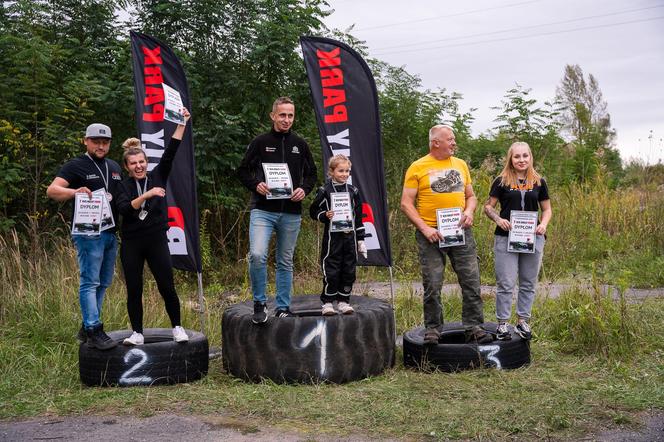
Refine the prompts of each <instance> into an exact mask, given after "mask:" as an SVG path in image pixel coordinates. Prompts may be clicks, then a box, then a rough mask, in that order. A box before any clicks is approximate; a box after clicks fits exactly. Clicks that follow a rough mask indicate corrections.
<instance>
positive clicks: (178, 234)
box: [166, 226, 187, 255]
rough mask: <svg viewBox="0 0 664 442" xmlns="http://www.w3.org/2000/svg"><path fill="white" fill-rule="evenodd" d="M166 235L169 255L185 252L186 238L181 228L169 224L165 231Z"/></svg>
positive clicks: (184, 253)
mask: <svg viewBox="0 0 664 442" xmlns="http://www.w3.org/2000/svg"><path fill="white" fill-rule="evenodd" d="M166 237H167V238H168V250H170V252H171V255H186V254H187V238H186V236H185V235H184V230H183V229H182V228H180V227H176V226H171V227H170V228H169V229H168V230H167V231H166Z"/></svg>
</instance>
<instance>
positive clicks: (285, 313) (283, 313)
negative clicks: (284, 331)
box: [274, 307, 295, 318]
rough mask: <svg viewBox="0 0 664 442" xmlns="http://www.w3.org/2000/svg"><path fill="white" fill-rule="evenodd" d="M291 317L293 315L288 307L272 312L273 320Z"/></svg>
mask: <svg viewBox="0 0 664 442" xmlns="http://www.w3.org/2000/svg"><path fill="white" fill-rule="evenodd" d="M293 316H295V315H294V314H293V313H292V312H291V311H290V310H289V309H288V307H286V308H285V309H282V308H280V309H277V310H276V311H275V312H274V317H275V318H292V317H293Z"/></svg>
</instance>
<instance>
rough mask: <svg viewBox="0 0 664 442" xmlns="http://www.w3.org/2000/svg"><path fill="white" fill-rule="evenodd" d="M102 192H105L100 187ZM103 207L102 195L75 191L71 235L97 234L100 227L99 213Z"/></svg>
mask: <svg viewBox="0 0 664 442" xmlns="http://www.w3.org/2000/svg"><path fill="white" fill-rule="evenodd" d="M102 192H105V191H104V190H103V189H102ZM103 207H104V201H103V197H102V196H100V195H99V194H94V193H93V194H92V198H88V195H87V193H77V194H76V195H75V196H74V219H73V220H72V225H71V234H72V235H99V232H100V228H101V215H102V210H103Z"/></svg>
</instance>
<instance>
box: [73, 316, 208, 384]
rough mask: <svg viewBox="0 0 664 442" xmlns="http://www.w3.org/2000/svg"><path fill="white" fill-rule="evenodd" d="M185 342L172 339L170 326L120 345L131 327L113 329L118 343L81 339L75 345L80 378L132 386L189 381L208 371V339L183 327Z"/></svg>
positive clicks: (112, 337)
mask: <svg viewBox="0 0 664 442" xmlns="http://www.w3.org/2000/svg"><path fill="white" fill-rule="evenodd" d="M186 332H187V335H188V336H189V341H188V342H175V341H173V332H172V330H171V329H170V328H148V329H145V330H144V331H143V336H144V337H145V344H143V345H136V346H125V345H122V341H123V340H124V339H125V338H128V337H129V336H130V335H131V330H120V331H112V332H109V333H108V336H110V337H111V339H113V340H115V341H117V342H118V343H119V345H117V346H116V347H114V348H112V349H110V350H99V349H97V348H93V347H89V346H88V345H87V344H85V343H83V344H81V345H80V346H79V349H78V365H79V373H80V376H81V382H83V383H84V384H85V385H88V386H116V385H117V386H122V387H125V386H135V385H159V384H176V383H183V382H191V381H195V380H198V379H201V378H202V377H203V376H205V375H206V374H207V372H208V361H209V347H208V340H207V338H206V337H205V335H203V334H202V333H199V332H196V331H193V330H186Z"/></svg>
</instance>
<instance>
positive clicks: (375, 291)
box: [353, 282, 664, 300]
mask: <svg viewBox="0 0 664 442" xmlns="http://www.w3.org/2000/svg"><path fill="white" fill-rule="evenodd" d="M573 287H579V286H573V285H571V284H553V283H539V284H538V285H537V296H540V297H541V296H545V297H550V298H557V297H558V296H560V294H561V293H563V292H564V291H565V290H569V289H571V288H573ZM580 287H581V288H582V289H586V290H594V289H593V288H592V287H591V286H589V285H588V286H586V285H581V286H580ZM353 288H354V292H356V293H358V294H362V295H367V296H372V297H375V298H380V299H389V298H390V283H389V282H359V283H356V284H355V286H354V287H353ZM408 288H410V289H411V290H412V291H413V293H415V294H418V295H420V296H421V294H422V292H423V289H422V283H421V282H411V283H408V282H395V283H394V291H395V295H396V292H398V291H399V290H406V289H408ZM459 290H460V289H459V285H458V284H444V285H443V294H450V293H453V292H459ZM600 290H601V291H602V293H604V294H606V293H609V291H610V292H611V294H612V295H613V296H614V297H615V298H618V297H619V292H618V290H617V289H616V288H615V287H611V286H608V285H602V286H600ZM482 294H483V295H489V296H495V294H496V286H493V285H483V286H482ZM625 296H626V297H627V298H629V299H634V300H638V299H645V298H650V297H664V287H658V288H654V289H635V288H628V289H627V290H625Z"/></svg>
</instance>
